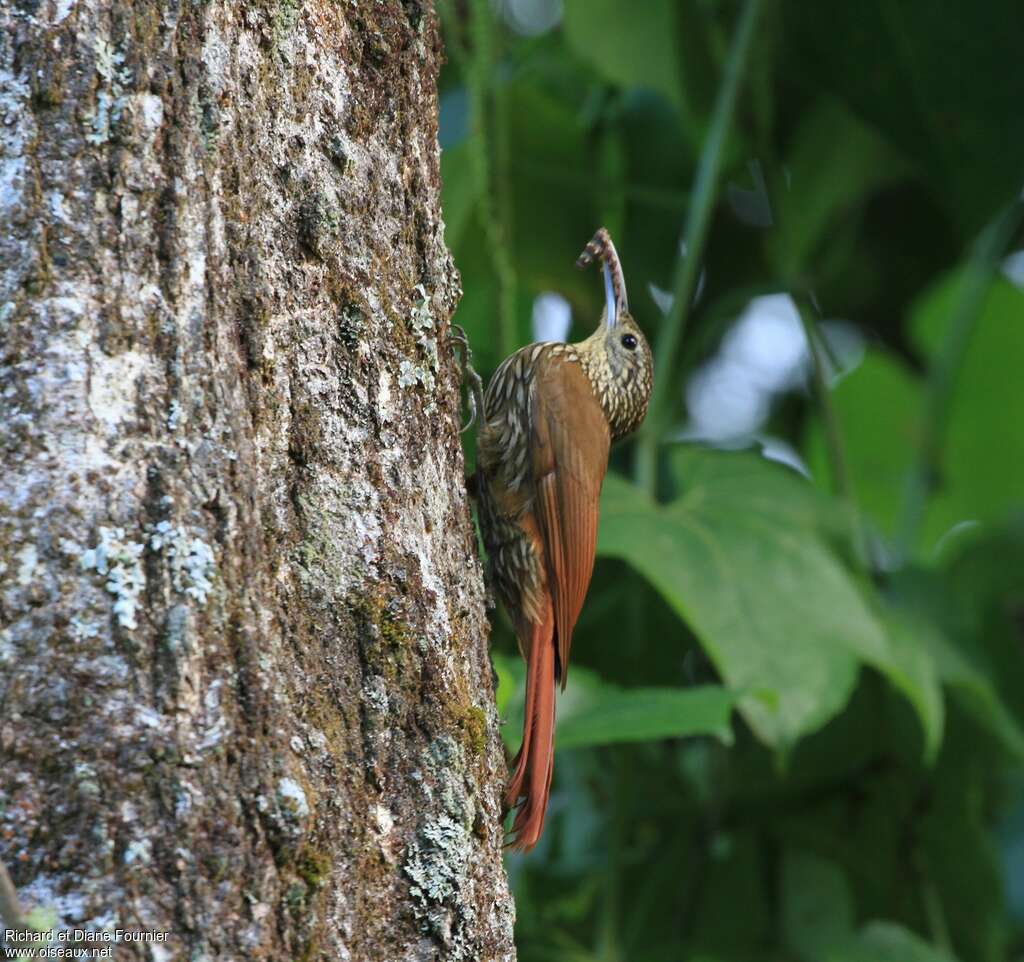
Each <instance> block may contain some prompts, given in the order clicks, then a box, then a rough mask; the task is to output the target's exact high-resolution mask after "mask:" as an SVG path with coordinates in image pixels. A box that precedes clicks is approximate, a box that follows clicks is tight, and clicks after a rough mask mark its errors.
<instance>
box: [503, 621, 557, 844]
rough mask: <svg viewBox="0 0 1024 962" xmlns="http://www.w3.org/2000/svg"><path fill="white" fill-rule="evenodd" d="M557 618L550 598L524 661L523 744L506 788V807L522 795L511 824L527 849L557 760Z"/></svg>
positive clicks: (541, 815)
mask: <svg viewBox="0 0 1024 962" xmlns="http://www.w3.org/2000/svg"><path fill="white" fill-rule="evenodd" d="M554 630H555V620H554V612H553V611H552V609H551V604H550V602H549V603H548V605H547V607H546V609H545V612H544V618H543V620H542V622H541V624H539V625H531V626H530V646H529V656H528V659H527V665H526V713H525V719H524V723H523V744H522V745H521V746H520V748H519V754H518V755H516V757H515V760H514V762H513V770H512V776H511V777H510V778H509V782H508V787H507V788H506V789H505V807H506V809H511V808H513V807H515V806H516V804H518V803H519V801H520V799H522V800H523V801H522V804H521V805H520V806H519V810H518V811H517V812H516V817H515V821H514V822H513V824H512V840H511V842H510V845H511V847H512V848H514V849H516V850H517V851H520V852H528V851H529V850H530V849H531V848H533V846H534V845H536V844H537V840H538V839H539V838H540V833H541V831H542V830H543V828H544V813H545V811H546V810H547V807H548V793H549V792H550V791H551V775H552V772H553V771H554V761H555V645H554Z"/></svg>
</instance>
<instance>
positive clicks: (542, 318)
mask: <svg viewBox="0 0 1024 962" xmlns="http://www.w3.org/2000/svg"><path fill="white" fill-rule="evenodd" d="M571 323H572V308H571V307H570V306H569V302H568V301H567V300H566V299H565V298H564V297H562V295H561V294H555V293H554V292H553V291H545V292H544V293H543V294H538V295H537V296H536V297H535V298H534V299H533V339H534V340H535V341H564V340H565V339H566V338H567V337H568V336H569V325H570V324H571Z"/></svg>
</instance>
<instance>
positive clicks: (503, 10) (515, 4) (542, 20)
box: [491, 0, 563, 37]
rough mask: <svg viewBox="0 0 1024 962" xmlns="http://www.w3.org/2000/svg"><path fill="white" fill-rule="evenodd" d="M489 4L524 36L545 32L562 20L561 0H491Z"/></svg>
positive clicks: (534, 35) (533, 35)
mask: <svg viewBox="0 0 1024 962" xmlns="http://www.w3.org/2000/svg"><path fill="white" fill-rule="evenodd" d="M491 6H492V7H493V8H494V9H495V10H496V11H498V12H499V13H500V14H501V16H502V17H503V18H504V20H505V22H506V23H507V24H508V25H509V26H510V27H511V28H512V29H513V30H514V31H515V32H516V33H518V34H521V35H522V36H524V37H536V36H538V35H539V34H542V33H547V32H548V31H549V30H551V29H552V28H553V27H557V26H558V24H560V23H561V22H562V10H563V7H562V0H491Z"/></svg>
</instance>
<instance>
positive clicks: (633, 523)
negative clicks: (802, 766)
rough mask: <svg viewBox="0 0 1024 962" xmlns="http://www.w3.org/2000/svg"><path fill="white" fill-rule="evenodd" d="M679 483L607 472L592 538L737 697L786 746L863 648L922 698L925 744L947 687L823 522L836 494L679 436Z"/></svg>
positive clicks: (842, 692) (863, 657) (931, 740)
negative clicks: (650, 487) (671, 491)
mask: <svg viewBox="0 0 1024 962" xmlns="http://www.w3.org/2000/svg"><path fill="white" fill-rule="evenodd" d="M671 463H672V469H673V474H674V475H675V477H676V478H677V484H678V487H679V490H680V491H681V495H680V496H679V497H678V498H677V500H676V501H675V502H673V503H672V504H671V505H668V506H665V507H662V506H659V505H655V504H654V503H653V502H651V501H650V500H649V499H647V498H646V497H645V496H644V495H643V493H642V492H640V491H639V489H637V488H635V487H634V486H633V485H631V484H629V483H628V482H626V481H624V480H623V479H621V478H618V477H615V476H609V477H608V478H607V479H606V481H605V494H604V496H603V498H602V525H601V532H600V535H599V541H598V550H599V552H600V553H602V554H608V555H613V556H616V557H619V558H622V559H624V560H626V561H628V562H629V563H630V564H632V565H633V567H634V568H636V570H637V571H639V572H641V573H642V574H643V575H644V576H645V577H647V578H648V580H649V581H650V582H651V583H652V584H653V585H654V586H655V587H656V588H657V589H658V590H659V591H660V592H661V593H662V595H663V596H664V597H665V599H666V601H668V603H669V604H670V605H671V606H672V607H673V608H675V610H676V611H677V612H679V614H680V615H682V617H683V618H684V619H685V620H686V621H687V623H688V624H689V625H690V626H691V628H692V629H693V631H694V632H695V633H696V634H697V635H698V637H699V638H700V639H701V643H702V644H703V646H704V647H705V649H706V651H707V652H708V655H709V656H710V657H711V660H712V661H713V662H714V663H715V665H716V667H717V668H718V670H719V672H720V673H721V674H722V677H723V678H724V679H725V681H726V684H727V685H728V687H729V688H730V689H731V690H732V691H734V692H735V693H736V694H737V695H738V696H739V697H740V698H741V700H740V702H739V707H740V710H741V711H742V712H743V714H744V716H745V717H746V719H747V721H748V722H749V723H750V725H751V727H752V728H753V729H754V730H755V732H757V734H758V736H759V737H760V738H761V739H762V740H763V741H765V742H767V743H768V744H770V745H773V746H776V747H779V748H782V749H787V748H789V747H790V746H791V745H792V744H793V743H794V742H795V741H796V739H797V738H799V737H800V736H801V735H804V734H807V733H808V732H811V731H814V730H815V729H816V728H818V727H820V726H821V725H822V724H824V723H825V722H826V721H827V720H828V719H829V718H831V717H832V716H833V715H835V714H836V713H837V712H838V711H840V710H841V709H842V707H843V705H844V704H845V703H846V699H847V698H848V696H849V693H850V690H851V688H852V685H853V682H854V679H855V677H856V672H857V662H858V660H860V661H863V662H865V663H866V664H869V665H871V666H873V667H875V668H877V669H878V670H879V671H881V672H882V673H883V674H885V675H886V676H887V677H888V678H889V680H890V681H891V682H892V683H893V684H894V685H895V686H896V687H897V688H898V689H899V690H901V691H902V692H903V693H904V694H905V695H906V696H907V698H908V699H909V700H910V702H911V704H912V705H913V706H914V708H915V710H916V711H917V714H918V717H919V719H920V721H921V725H922V727H923V729H924V736H925V753H926V756H927V757H929V758H932V757H934V754H935V751H936V750H937V748H938V745H939V742H940V741H941V737H942V718H943V712H942V696H941V692H940V690H939V687H938V680H937V676H936V673H935V671H934V666H933V665H932V664H931V662H930V661H929V659H928V656H927V654H926V652H925V651H923V650H922V649H921V648H919V647H918V646H916V645H915V644H914V642H913V639H912V638H910V637H908V636H906V635H905V634H902V633H901V632H900V630H899V628H898V626H896V627H894V628H891V629H890V630H888V631H887V630H884V629H883V626H882V624H881V623H880V621H879V620H878V619H877V618H876V617H875V615H874V614H873V613H872V611H871V610H870V608H869V607H868V605H867V604H866V603H865V601H864V599H863V597H862V596H861V594H860V591H859V590H858V588H857V587H855V585H854V583H853V581H852V580H851V578H850V577H849V575H848V574H847V572H846V571H845V570H844V568H843V567H842V565H841V564H840V563H839V561H838V560H837V559H836V558H835V556H834V555H833V554H832V553H831V551H829V550H828V548H826V546H825V544H824V542H823V540H822V538H821V536H820V529H822V528H832V529H834V530H835V529H839V530H842V518H841V516H840V515H839V514H838V513H837V509H836V508H835V507H834V506H830V502H828V501H827V499H825V498H824V497H823V496H822V495H821V494H820V492H818V491H817V490H816V489H815V488H814V487H813V486H812V485H810V484H809V483H808V482H807V481H806V480H805V479H803V478H801V477H800V476H799V475H796V474H795V473H794V472H792V471H789V470H788V469H785V468H783V467H781V466H780V465H777V464H773V463H770V462H768V461H765V460H764V459H761V458H758V457H756V456H753V455H750V454H729V453H725V452H721V451H708V450H703V449H701V448H698V447H692V446H682V445H681V446H679V447H677V448H676V449H674V450H673V452H672V456H671Z"/></svg>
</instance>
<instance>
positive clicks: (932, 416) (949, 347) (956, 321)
mask: <svg viewBox="0 0 1024 962" xmlns="http://www.w3.org/2000/svg"><path fill="white" fill-rule="evenodd" d="M1022 214H1024V204H1022V203H1021V202H1020V201H1015V202H1014V203H1012V204H1010V205H1009V207H1007V208H1006V209H1005V210H1003V211H1002V212H1000V214H999V216H997V217H996V218H995V220H993V221H992V222H991V223H990V224H989V225H988V227H986V228H985V230H983V231H982V233H981V235H980V236H979V237H978V240H977V241H976V242H975V244H974V248H973V250H972V252H971V256H970V258H969V259H968V262H967V266H966V267H965V268H964V275H963V278H962V279H961V282H960V289H959V292H958V293H959V296H958V298H957V300H956V303H955V304H954V306H953V310H952V313H951V315H950V319H949V327H948V328H947V329H946V333H945V336H944V337H943V340H942V343H941V344H940V345H939V348H938V351H937V352H936V354H935V358H934V360H933V361H932V364H931V367H930V368H929V371H928V380H927V383H926V385H925V398H924V414H923V417H922V423H921V431H920V435H919V437H918V443H917V450H916V452H915V455H914V460H913V463H912V465H911V468H910V471H909V473H908V474H907V481H906V484H905V487H904V491H903V506H902V510H901V512H900V520H899V524H898V525H897V528H896V531H897V535H896V556H897V558H898V559H900V560H902V559H905V558H906V557H907V556H908V555H909V554H910V552H911V551H913V549H914V546H915V544H916V543H917V540H918V538H919V537H920V534H921V524H922V522H923V520H924V513H925V507H926V506H927V502H928V498H929V497H930V496H931V494H932V493H933V492H934V490H935V488H936V487H937V485H938V479H939V471H940V468H941V461H942V450H943V446H944V445H945V440H946V429H947V428H948V424H949V410H950V406H951V403H952V399H953V391H954V388H955V387H956V381H957V377H958V375H959V374H960V369H961V367H962V366H963V359H964V356H965V354H966V353H967V347H968V345H969V344H970V340H971V335H972V334H973V333H974V325H975V321H977V319H978V315H979V313H980V312H981V308H982V305H983V303H984V300H985V296H986V295H987V294H988V291H989V288H990V287H991V284H992V279H993V277H994V275H995V272H996V267H997V265H998V262H999V258H1000V257H1001V256H1002V254H1003V252H1004V251H1005V250H1006V247H1007V245H1008V244H1009V242H1010V239H1011V238H1012V236H1013V234H1014V231H1015V230H1016V229H1017V227H1018V225H1019V224H1020V222H1021V216H1022Z"/></svg>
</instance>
